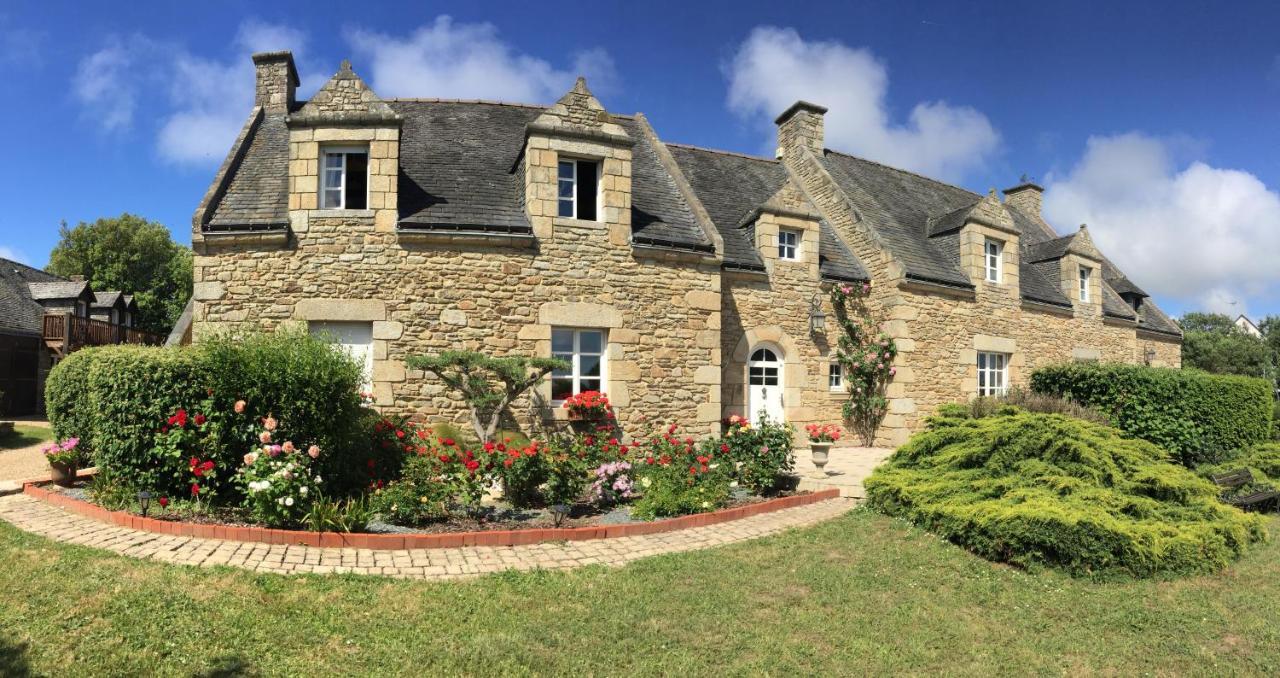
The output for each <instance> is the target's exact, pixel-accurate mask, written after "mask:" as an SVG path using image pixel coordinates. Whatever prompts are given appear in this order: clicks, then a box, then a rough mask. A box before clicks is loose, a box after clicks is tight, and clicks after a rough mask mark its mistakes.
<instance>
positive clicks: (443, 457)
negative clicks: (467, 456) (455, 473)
mask: <svg viewBox="0 0 1280 678" xmlns="http://www.w3.org/2000/svg"><path fill="white" fill-rule="evenodd" d="M440 461H442V462H444V463H446V464H447V463H449V455H447V454H442V455H440Z"/></svg>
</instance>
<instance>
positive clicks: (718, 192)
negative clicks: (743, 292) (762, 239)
mask: <svg viewBox="0 0 1280 678" xmlns="http://www.w3.org/2000/svg"><path fill="white" fill-rule="evenodd" d="M666 146H667V148H668V149H669V150H670V151H671V155H672V157H674V158H675V160H676V163H677V164H678V165H679V166H680V172H681V173H682V174H684V176H685V179H687V180H688V181H689V185H690V186H691V187H692V188H693V192H694V195H696V196H697V197H698V201H699V202H701V203H702V206H703V208H705V209H706V210H707V215H708V216H710V217H711V221H712V223H713V224H714V225H715V227H716V230H717V231H718V232H719V233H720V238H721V240H723V241H724V261H725V265H726V266H728V267H729V268H739V269H747V270H760V271H763V270H764V262H763V261H761V259H760V254H759V252H757V251H756V247H755V244H754V240H755V238H754V236H753V234H754V229H752V228H750V227H749V226H745V227H744V221H745V220H747V219H749V218H750V217H751V215H752V213H753V212H755V210H756V209H757V208H759V207H760V206H761V205H763V204H764V203H765V202H766V201H768V200H769V198H771V197H773V195H774V194H775V193H777V192H778V191H779V190H780V189H781V188H782V186H783V184H785V183H786V181H787V170H786V168H784V167H783V166H782V164H781V163H779V162H777V161H776V160H767V159H765V158H755V157H751V156H746V155H739V154H736V153H725V152H721V151H711V150H707V149H703V148H697V147H694V146H685V145H682V144H667V145H666ZM818 271H819V273H820V274H821V275H822V277H824V278H830V279H833V280H867V279H869V276H868V275H867V271H866V269H865V268H864V267H863V266H862V263H861V262H859V261H858V258H857V257H856V256H854V254H853V252H851V251H850V250H849V248H847V247H845V245H844V243H843V242H842V241H841V240H840V238H839V237H838V236H837V235H836V232H835V230H834V229H832V228H831V226H830V224H827V223H826V222H825V221H824V222H822V224H821V229H820V231H819V242H818Z"/></svg>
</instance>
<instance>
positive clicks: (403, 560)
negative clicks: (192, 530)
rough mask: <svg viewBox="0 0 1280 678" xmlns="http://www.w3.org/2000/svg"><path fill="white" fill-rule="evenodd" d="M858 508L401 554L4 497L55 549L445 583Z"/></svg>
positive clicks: (14, 515) (727, 536) (16, 518)
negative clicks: (171, 526)
mask: <svg viewBox="0 0 1280 678" xmlns="http://www.w3.org/2000/svg"><path fill="white" fill-rule="evenodd" d="M854 504H855V502H854V501H852V500H849V499H844V498H841V499H829V500H827V501H823V502H819V503H817V504H810V505H808V506H798V507H796V508H790V509H785V510H782V511H775V512H773V513H765V514H761V515H758V516H752V517H750V518H743V519H741V520H735V521H732V522H728V523H721V524H719V525H710V526H707V527H696V528H691V529H687V530H680V531H677V532H666V533H662V534H653V535H644V536H640V537H622V538H617V539H597V540H592V541H579V542H565V543H549V544H531V545H528V546H510V547H481V546H472V547H462V548H453V549H413V550H401V551H372V550H367V549H353V548H319V547H314V546H278V545H268V544H256V543H245V542H235V541H222V540H218V539H194V538H191V537H177V536H172V535H161V534H155V533H152V532H142V531H138V530H130V529H127V528H123V527H117V526H114V525H108V524H106V523H101V522H98V521H96V520H91V519H89V518H85V517H83V516H79V515H76V514H73V513H69V512H67V511H64V510H62V509H61V508H59V507H56V506H52V505H50V504H46V503H44V502H42V501H37V500H35V499H32V498H31V497H28V496H26V495H22V494H18V495H11V496H7V497H0V519H3V520H6V521H8V522H10V523H12V524H13V525H15V526H16V527H18V528H19V529H22V530H26V531H28V532H33V533H35V534H39V535H42V536H45V537H48V538H50V539H53V540H55V541H60V542H65V543H69V544H80V545H84V546H92V547H96V548H102V549H107V550H109V551H114V552H116V553H119V554H122V555H126V556H131V557H134V558H147V559H150V560H158V561H163V562H169V563H181V564H188V565H201V566H213V565H229V566H232V567H239V568H243V569H246V570H255V571H258V572H276V573H280V574H299V573H308V572H309V573H316V574H324V573H332V572H350V573H355V574H372V575H386V576H391V577H406V578H415V579H433V580H442V579H457V578H463V577H474V576H477V575H481V574H487V573H491V572H499V571H502V570H533V569H546V570H564V569H570V568H574V567H579V566H582V565H589V564H595V563H598V564H603V565H610V566H619V565H625V564H626V563H629V562H632V561H634V560H638V559H640V558H644V557H647V556H652V555H658V554H661V553H678V552H682V551H692V550H696V549H702V548H708V547H712V546H720V545H723V544H731V543H734V542H739V541H745V540H748V539H755V538H757V537H763V536H765V535H769V534H775V533H777V532H782V531H784V530H787V529H791V528H796V527H805V526H808V525H813V524H815V523H819V522H822V521H824V520H828V519H831V518H834V517H836V516H838V515H840V514H842V513H844V512H846V511H848V510H849V509H850V508H852V507H853V506H854Z"/></svg>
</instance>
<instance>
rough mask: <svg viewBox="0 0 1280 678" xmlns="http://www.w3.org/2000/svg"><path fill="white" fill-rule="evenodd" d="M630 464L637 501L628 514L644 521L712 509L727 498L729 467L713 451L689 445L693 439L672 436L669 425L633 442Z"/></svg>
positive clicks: (673, 429)
mask: <svg viewBox="0 0 1280 678" xmlns="http://www.w3.org/2000/svg"><path fill="white" fill-rule="evenodd" d="M636 448H637V452H638V453H639V455H638V456H639V459H638V460H637V461H635V462H633V469H632V470H633V471H634V473H635V476H636V477H637V478H638V481H637V483H636V489H639V490H640V499H638V500H637V501H636V502H635V504H633V505H632V508H631V515H633V516H635V517H637V518H641V519H644V520H649V519H652V518H661V517H666V516H679V515H686V514H690V513H703V512H706V511H714V510H715V509H718V508H720V507H721V506H724V504H725V502H727V501H728V500H729V493H730V492H731V491H732V486H733V485H736V484H737V481H735V480H733V477H734V476H733V471H732V470H731V469H732V466H733V464H732V463H731V462H730V461H729V459H728V456H727V455H725V454H721V453H719V451H718V450H714V449H707V448H706V447H698V446H695V444H694V441H693V438H690V437H685V438H684V439H683V440H682V439H680V438H678V437H677V428H676V425H675V424H672V425H671V426H669V427H667V428H666V429H664V430H661V431H656V432H653V433H651V434H650V435H649V437H648V438H647V439H646V440H643V441H640V442H637V443H636Z"/></svg>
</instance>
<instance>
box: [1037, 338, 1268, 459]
mask: <svg viewBox="0 0 1280 678" xmlns="http://www.w3.org/2000/svg"><path fill="white" fill-rule="evenodd" d="M1031 388H1032V390H1034V391H1036V392H1038V393H1046V394H1050V395H1054V396H1059V397H1063V398H1067V399H1070V400H1072V401H1074V402H1077V403H1080V404H1082V405H1085V406H1087V407H1091V408H1095V409H1098V410H1101V411H1103V412H1105V413H1107V414H1108V415H1109V416H1110V417H1111V420H1112V422H1113V424H1114V425H1115V426H1116V427H1117V428H1119V429H1120V430H1122V431H1124V432H1125V433H1126V434H1128V435H1130V436H1133V437H1135V438H1142V439H1143V440H1147V441H1150V442H1152V443H1155V444H1156V445H1159V446H1160V447H1163V448H1164V449H1166V450H1168V451H1170V452H1171V453H1173V454H1174V455H1175V456H1176V457H1177V458H1178V460H1179V461H1181V462H1182V463H1183V464H1184V465H1186V466H1188V467H1194V466H1198V465H1199V464H1202V463H1206V462H1208V463H1212V462H1216V461H1219V460H1221V459H1224V458H1225V457H1226V456H1227V455H1228V454H1229V453H1230V452H1231V451H1232V450H1237V449H1240V448H1243V447H1248V446H1249V445H1252V444H1254V443H1258V442H1262V441H1264V440H1266V439H1267V436H1268V433H1269V431H1270V430H1271V417H1272V412H1273V403H1272V396H1271V384H1270V383H1269V382H1267V381H1265V380H1263V379H1255V378H1252V377H1239V376H1225V375H1212V374H1206V373H1203V372H1197V371H1194V370H1174V369H1166V368H1156V367H1143V366H1140V365H1113V364H1102V365H1100V364H1096V363H1069V364H1063V365H1053V366H1050V367H1045V368H1041V369H1039V370H1036V371H1035V372H1034V373H1033V374H1032V375H1031Z"/></svg>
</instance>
